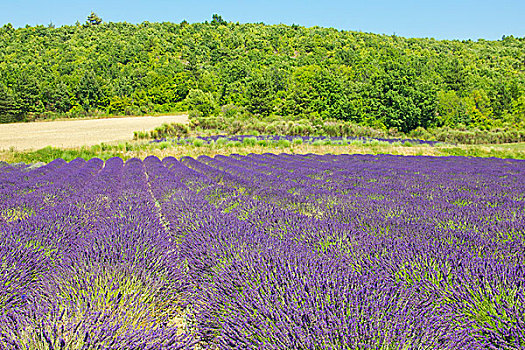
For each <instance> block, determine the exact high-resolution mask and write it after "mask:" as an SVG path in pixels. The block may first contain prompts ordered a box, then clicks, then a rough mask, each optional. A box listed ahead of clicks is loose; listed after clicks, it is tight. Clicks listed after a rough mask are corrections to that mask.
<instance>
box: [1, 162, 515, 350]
mask: <svg viewBox="0 0 525 350" xmlns="http://www.w3.org/2000/svg"><path fill="white" fill-rule="evenodd" d="M0 213H1V218H2V219H1V220H2V221H0V242H1V245H0V259H1V260H0V261H1V264H0V306H1V310H2V313H1V315H0V317H1V319H0V322H1V324H0V329H1V330H0V347H6V348H22V349H24V348H44V347H45V348H48V347H49V348H71V349H77V348H78V349H81V348H97V347H99V348H108V349H119V348H150V349H157V348H191V347H195V346H199V347H201V348H202V347H204V348H208V347H209V348H220V349H231V348H263V349H264V348H265V349H314V348H316V349H317V348H318V349H356V348H358V349H359V348H362V349H365V348H374V349H375V348H385V349H386V348H389V349H415V348H428V349H443V348H456V349H469V348H471V349H479V348H498V349H499V348H502V349H519V348H522V347H524V346H525V316H524V311H525V293H524V292H525V290H524V283H525V270H524V267H525V261H524V256H525V255H524V253H525V245H524V244H525V220H524V217H525V162H523V161H509V160H499V159H468V158H454V157H451V158H432V157H397V156H364V155H353V156H350V155H348V156H344V155H341V156H332V155H325V156H320V155H304V156H300V155H286V154H282V155H273V154H264V155H250V156H240V155H232V156H230V157H225V156H217V157H215V158H210V157H199V158H198V159H192V158H188V157H186V158H182V159H181V160H177V159H175V158H165V159H164V160H162V161H161V160H159V159H157V158H154V157H149V158H147V159H146V160H144V161H140V160H137V159H133V160H130V161H127V162H126V163H123V162H122V160H120V159H118V158H115V159H110V160H108V161H107V162H106V164H103V163H102V161H100V160H91V161H89V162H85V161H82V160H76V161H73V162H71V163H69V164H67V163H65V162H63V161H60V160H58V161H55V162H52V163H50V164H48V165H47V166H45V167H42V168H39V169H36V170H31V171H25V170H23V169H22V168H10V167H8V168H4V169H2V170H1V171H0Z"/></svg>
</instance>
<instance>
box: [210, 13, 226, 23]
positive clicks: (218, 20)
mask: <svg viewBox="0 0 525 350" xmlns="http://www.w3.org/2000/svg"><path fill="white" fill-rule="evenodd" d="M211 18H212V20H211V24H212V25H214V26H220V25H226V24H227V23H228V22H226V21H225V20H223V19H222V16H219V15H218V14H216V13H214V14H213V16H211Z"/></svg>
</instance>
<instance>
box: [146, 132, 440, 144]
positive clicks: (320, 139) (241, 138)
mask: <svg viewBox="0 0 525 350" xmlns="http://www.w3.org/2000/svg"><path fill="white" fill-rule="evenodd" d="M194 140H201V141H203V142H204V143H207V144H210V143H214V142H215V143H216V142H240V143H249V142H257V141H267V142H275V143H278V142H279V141H288V142H300V143H309V144H316V143H320V144H348V143H350V142H353V141H358V142H364V143H367V142H373V141H375V142H387V143H410V144H419V145H423V144H424V145H430V146H433V145H435V144H436V143H437V141H426V140H417V139H386V138H369V137H330V136H290V135H286V136H278V135H258V136H253V135H235V136H225V135H213V136H197V137H195V138H194V139H193V138H192V139H189V138H178V139H173V140H171V141H173V142H175V143H178V144H190V143H193V142H194ZM165 141H169V140H168V139H166V138H162V139H156V140H153V141H151V142H152V143H160V142H165Z"/></svg>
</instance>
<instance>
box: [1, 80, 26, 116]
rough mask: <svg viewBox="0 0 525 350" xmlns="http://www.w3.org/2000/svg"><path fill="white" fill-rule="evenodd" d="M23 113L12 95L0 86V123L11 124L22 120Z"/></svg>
mask: <svg viewBox="0 0 525 350" xmlns="http://www.w3.org/2000/svg"><path fill="white" fill-rule="evenodd" d="M23 117H24V112H23V111H22V109H21V108H20V105H19V104H18V103H17V102H16V101H15V99H14V97H13V95H12V94H11V93H9V91H8V90H7V89H6V88H5V87H4V86H2V85H0V123H12V122H17V121H20V120H22V119H23Z"/></svg>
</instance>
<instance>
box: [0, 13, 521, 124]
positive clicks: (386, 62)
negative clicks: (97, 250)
mask: <svg viewBox="0 0 525 350" xmlns="http://www.w3.org/2000/svg"><path fill="white" fill-rule="evenodd" d="M190 110H191V111H194V112H193V113H194V114H196V115H200V116H201V117H206V116H212V115H217V114H219V113H221V111H223V112H222V113H224V111H225V110H226V111H237V112H238V111H242V113H247V114H249V115H252V116H255V117H260V118H266V117H271V116H273V117H275V116H283V117H286V118H292V119H294V118H297V119H316V120H327V119H329V120H334V119H336V120H344V121H347V122H352V123H355V124H358V125H363V126H368V127H373V128H376V129H383V130H389V129H396V130H399V131H400V132H404V133H406V132H409V131H411V130H414V129H416V128H418V127H422V128H436V127H448V128H463V129H465V128H466V129H469V128H473V129H474V128H475V129H477V130H489V129H497V128H513V129H524V128H525V38H515V37H513V36H509V37H503V38H502V39H501V40H498V41H487V40H481V39H480V40H477V41H472V40H464V41H457V40H455V41H443V40H435V39H415V38H404V37H399V36H396V35H378V34H372V33H363V32H355V31H341V30H337V29H333V28H320V27H311V28H305V27H302V26H298V25H291V26H289V25H266V24H263V23H256V24H239V23H232V22H227V21H225V20H223V19H222V18H221V17H220V16H217V15H214V16H213V20H211V21H209V22H205V23H194V24H190V23H187V22H186V21H184V22H182V23H180V24H179V23H149V22H144V23H141V24H129V23H125V22H124V23H106V22H102V21H101V20H98V19H97V18H95V19H93V18H91V19H88V21H86V23H84V24H81V23H77V24H76V25H68V26H61V27H54V26H53V25H48V26H43V25H39V26H26V27H24V28H13V26H12V25H10V24H7V25H4V26H3V27H1V28H0V122H12V121H22V120H34V119H36V118H50V117H53V116H65V117H79V116H88V115H100V114H115V115H116V114H119V115H122V114H125V115H141V114H145V113H169V112H173V111H190Z"/></svg>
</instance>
